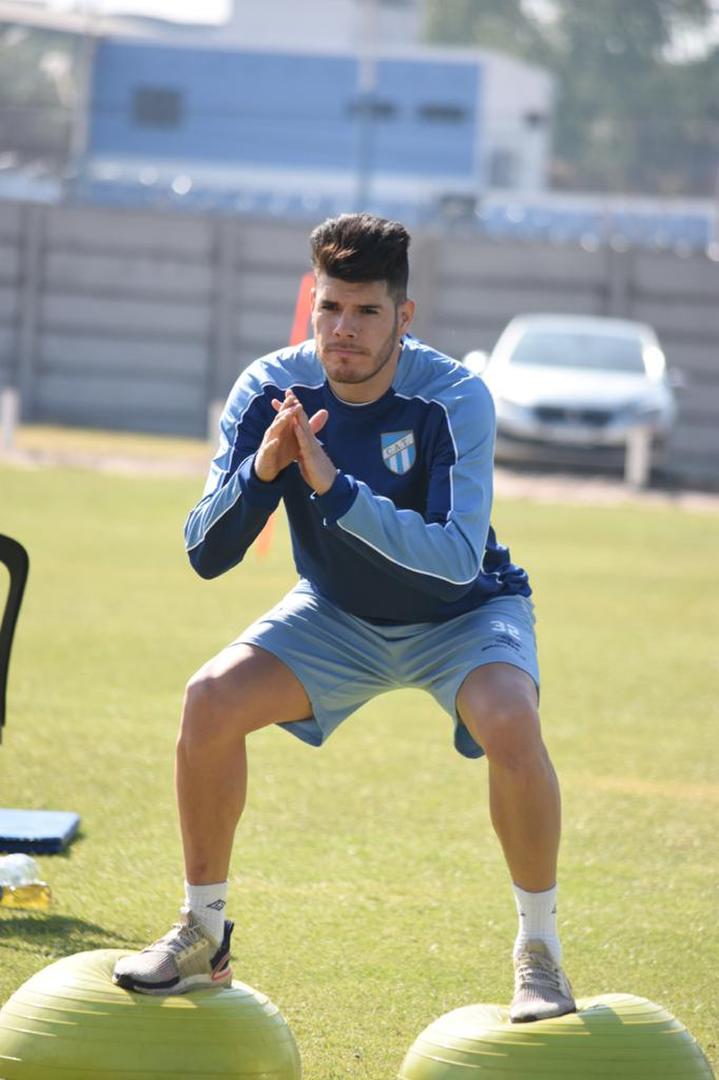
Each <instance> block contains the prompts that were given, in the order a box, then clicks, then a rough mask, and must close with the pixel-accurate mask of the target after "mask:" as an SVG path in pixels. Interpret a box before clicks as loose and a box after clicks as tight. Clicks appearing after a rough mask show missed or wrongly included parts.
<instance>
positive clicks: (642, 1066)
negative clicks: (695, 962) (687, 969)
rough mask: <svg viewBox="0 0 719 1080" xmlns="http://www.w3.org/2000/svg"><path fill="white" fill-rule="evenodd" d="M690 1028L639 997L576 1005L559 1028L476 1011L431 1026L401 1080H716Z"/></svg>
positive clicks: (501, 1012)
mask: <svg viewBox="0 0 719 1080" xmlns="http://www.w3.org/2000/svg"><path fill="white" fill-rule="evenodd" d="M712 1075H713V1074H712V1070H711V1068H710V1066H709V1062H708V1061H707V1059H706V1058H705V1056H704V1054H703V1053H702V1051H701V1048H700V1047H699V1045H698V1044H697V1042H696V1041H695V1040H694V1039H693V1038H692V1036H691V1035H690V1034H689V1032H688V1031H687V1030H686V1028H685V1027H684V1025H683V1024H681V1023H680V1022H679V1021H678V1020H676V1019H675V1018H674V1017H673V1016H672V1015H671V1013H669V1012H667V1010H666V1009H663V1008H662V1007H661V1006H660V1005H655V1004H653V1002H651V1001H647V1000H646V999H645V998H640V997H634V996H633V995H632V994H604V995H602V996H600V997H595V998H587V999H585V1000H583V1001H578V1002H577V1012H576V1013H572V1014H570V1015H568V1016H560V1017H557V1018H556V1019H553V1020H541V1021H539V1022H536V1023H530V1024H511V1023H510V1022H509V1010H508V1009H507V1008H505V1007H502V1006H500V1005H469V1006H467V1007H466V1008H463V1009H455V1010H454V1012H450V1013H447V1015H446V1016H442V1017H440V1019H439V1020H435V1021H434V1023H432V1024H430V1025H429V1027H428V1028H426V1029H425V1031H423V1032H422V1034H421V1035H420V1036H419V1037H418V1038H417V1040H416V1042H415V1043H414V1045H413V1046H412V1047H411V1049H410V1050H409V1052H408V1053H407V1056H406V1057H405V1059H404V1062H403V1063H402V1067H401V1069H400V1071H399V1078H398V1080H484V1078H485V1077H486V1080H533V1078H536V1080H589V1078H591V1080H711V1077H712Z"/></svg>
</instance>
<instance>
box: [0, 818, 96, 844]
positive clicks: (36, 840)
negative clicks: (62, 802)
mask: <svg viewBox="0 0 719 1080" xmlns="http://www.w3.org/2000/svg"><path fill="white" fill-rule="evenodd" d="M79 827H80V815H79V814H73V813H71V812H70V811H69V810H1V809H0V851H9V852H13V851H28V852H37V853H38V854H40V855H54V854H55V853H56V852H58V851H63V850H64V849H65V848H66V847H67V845H68V844H69V843H70V841H71V840H72V838H73V836H74V835H75V833H76V832H77V830H78V828H79Z"/></svg>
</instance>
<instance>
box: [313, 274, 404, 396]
mask: <svg viewBox="0 0 719 1080" xmlns="http://www.w3.org/2000/svg"><path fill="white" fill-rule="evenodd" d="M413 313H414V304H413V303H412V301H411V300H405V301H403V302H402V303H401V304H395V301H394V299H393V297H392V296H391V295H390V293H389V292H388V291H387V283H386V282H384V281H369V282H360V283H354V282H349V281H342V280H341V279H340V278H335V277H330V276H329V275H328V274H317V276H316V279H315V287H314V289H313V292H312V329H313V330H314V336H315V342H316V346H317V355H318V356H319V358H320V361H321V362H322V366H323V367H324V369H325V371H326V373H327V378H328V379H329V382H330V385H331V386H333V388H336V390H337V393H338V395H339V397H342V398H344V399H345V400H347V401H372V400H374V399H375V398H376V397H379V396H381V394H383V393H384V392H385V390H387V389H388V388H389V386H390V385H391V382H392V379H393V377H394V372H395V369H396V366H397V359H398V357H399V351H400V350H399V343H400V338H401V337H402V334H404V333H405V331H406V330H407V329H408V327H409V325H410V323H411V321H412V315H413Z"/></svg>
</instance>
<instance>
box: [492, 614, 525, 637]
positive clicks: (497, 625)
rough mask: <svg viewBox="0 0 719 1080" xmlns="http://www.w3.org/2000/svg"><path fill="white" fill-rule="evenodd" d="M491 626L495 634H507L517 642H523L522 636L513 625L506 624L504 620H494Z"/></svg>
mask: <svg viewBox="0 0 719 1080" xmlns="http://www.w3.org/2000/svg"><path fill="white" fill-rule="evenodd" d="M489 625H490V626H491V627H492V630H493V631H494V633H495V634H507V636H508V637H511V638H514V640H515V641H520V640H521V637H522V635H521V634H520V632H519V630H518V629H517V627H516V626H513V625H512V623H508V622H504V621H503V620H502V619H492V621H491V622H490V624H489Z"/></svg>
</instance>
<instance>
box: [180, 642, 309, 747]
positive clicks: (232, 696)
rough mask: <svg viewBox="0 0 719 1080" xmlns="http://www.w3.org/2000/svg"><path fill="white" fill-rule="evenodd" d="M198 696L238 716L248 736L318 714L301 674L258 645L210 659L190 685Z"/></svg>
mask: <svg viewBox="0 0 719 1080" xmlns="http://www.w3.org/2000/svg"><path fill="white" fill-rule="evenodd" d="M193 694H194V695H195V696H196V697H197V698H198V699H199V700H201V701H202V702H203V703H204V704H206V705H210V707H211V708H212V709H214V710H217V711H218V713H221V714H222V715H224V716H230V717H236V719H237V725H238V727H242V729H243V731H244V732H245V733H249V732H250V731H256V730H257V729H258V728H261V727H266V726H267V725H269V724H279V723H283V722H287V721H294V720H302V719H304V718H305V717H307V716H309V715H310V714H311V712H312V707H311V705H310V702H309V698H308V697H307V692H306V691H305V688H304V686H303V685H302V683H301V682H300V680H299V679H298V678H297V676H296V675H295V674H294V673H293V672H292V671H291V670H290V669H289V667H287V665H286V664H284V663H283V662H282V661H281V660H280V659H278V657H276V656H273V655H272V653H270V652H267V650H265V649H261V648H257V647H256V646H253V645H244V644H235V645H229V646H228V647H227V648H225V649H223V650H222V651H221V652H219V653H218V654H217V655H216V656H213V657H212V659H211V660H208V661H207V663H206V664H204V665H203V666H202V667H201V668H200V670H199V671H198V672H197V674H196V675H195V676H194V677H193V679H192V680H191V681H190V685H189V687H188V695H189V696H192V695H193Z"/></svg>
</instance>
